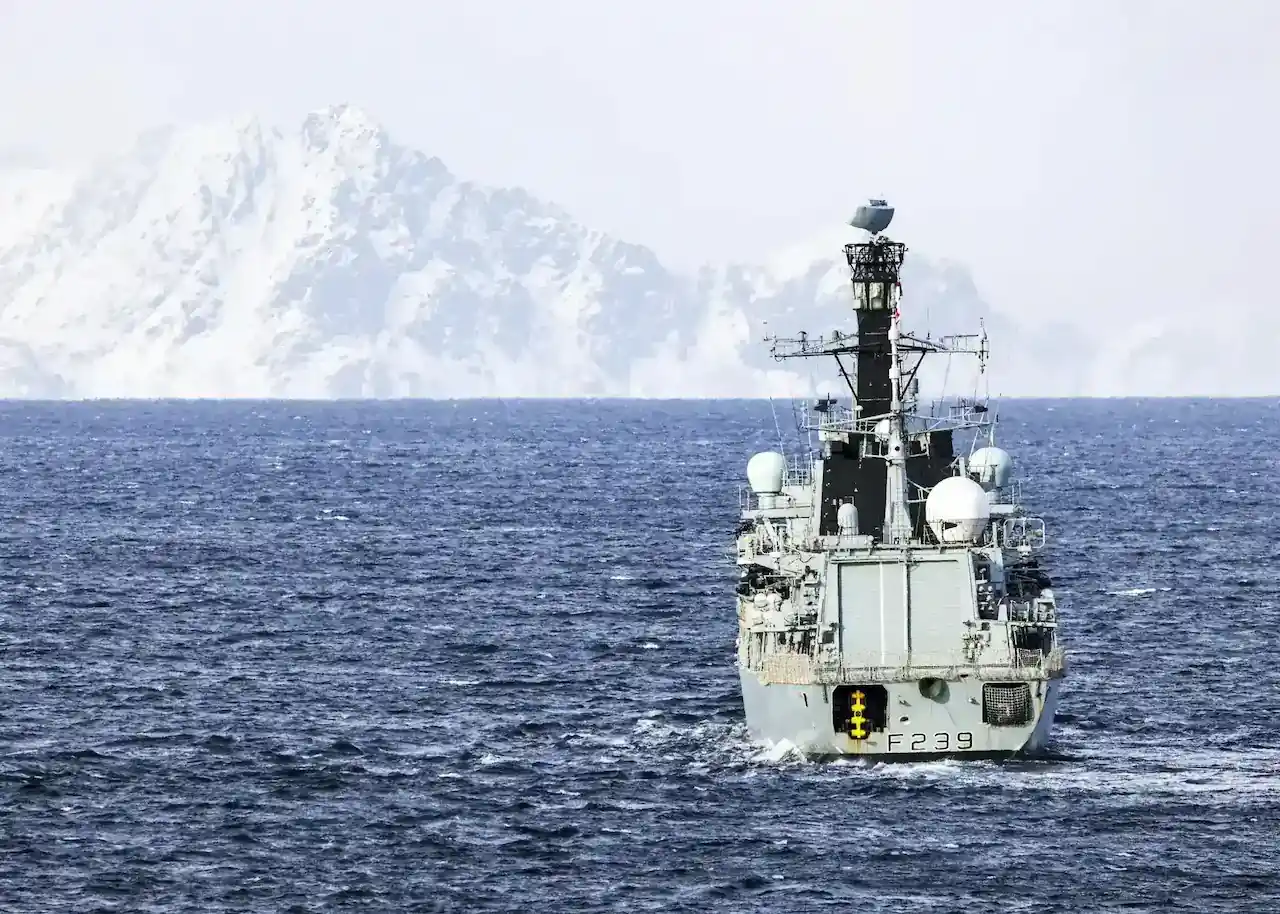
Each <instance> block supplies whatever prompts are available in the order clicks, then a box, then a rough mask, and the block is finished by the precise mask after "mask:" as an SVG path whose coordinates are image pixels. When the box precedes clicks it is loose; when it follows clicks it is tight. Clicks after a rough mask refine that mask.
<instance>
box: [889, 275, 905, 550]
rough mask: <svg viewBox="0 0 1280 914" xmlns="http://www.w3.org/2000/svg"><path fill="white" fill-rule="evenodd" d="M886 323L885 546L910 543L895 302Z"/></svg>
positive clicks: (903, 421) (900, 360)
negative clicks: (887, 414) (886, 454)
mask: <svg viewBox="0 0 1280 914" xmlns="http://www.w3.org/2000/svg"><path fill="white" fill-rule="evenodd" d="M891 296H892V293H891ZM890 320H891V323H890V324H889V359H890V362H889V386H890V401H889V416H888V419H889V454H888V468H887V478H886V480H885V493H884V519H885V524H884V526H885V529H884V533H885V541H886V542H889V543H899V544H903V543H907V542H909V541H910V540H911V514H910V513H909V512H908V510H907V454H906V441H907V434H906V427H905V421H906V420H905V414H904V411H903V408H902V358H901V354H900V353H899V352H898V336H899V332H900V329H899V324H898V322H899V314H898V308H897V303H896V302H895V303H894V308H893V316H892V318H891V319H890Z"/></svg>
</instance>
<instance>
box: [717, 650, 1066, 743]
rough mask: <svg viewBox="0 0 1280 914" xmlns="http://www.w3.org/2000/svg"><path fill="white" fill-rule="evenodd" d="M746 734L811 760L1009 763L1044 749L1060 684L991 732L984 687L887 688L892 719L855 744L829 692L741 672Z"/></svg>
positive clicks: (1044, 689) (1035, 691) (1038, 691)
mask: <svg viewBox="0 0 1280 914" xmlns="http://www.w3.org/2000/svg"><path fill="white" fill-rule="evenodd" d="M739 675H740V678H741V682H742V701H743V706H744V709H745V712H746V722H747V728H748V730H749V731H750V732H751V735H752V737H753V738H754V739H756V740H758V741H760V742H762V743H765V744H769V745H775V746H776V745H779V744H783V743H789V744H790V745H792V746H795V747H796V748H797V749H799V750H800V751H801V752H803V753H805V754H806V755H817V756H826V755H842V756H844V755H847V756H863V757H874V758H877V759H880V760H896V761H913V760H919V759H929V758H975V759H976V758H1009V757H1015V756H1022V755H1031V754H1034V753H1036V752H1039V751H1041V750H1043V749H1044V748H1045V746H1046V745H1047V743H1048V741H1049V733H1050V730H1051V729H1052V727H1053V718H1054V713H1055V710H1056V708H1057V703H1058V693H1059V687H1060V680H1058V679H1046V680H1040V681H1034V682H1032V683H1031V693H1032V703H1033V708H1034V710H1033V714H1032V716H1031V720H1030V722H1029V723H1026V724H1022V725H1014V726H993V725H991V724H987V723H984V722H983V711H982V701H983V689H982V686H983V683H982V682H981V681H975V680H961V681H952V682H948V683H947V688H946V690H945V694H944V695H942V696H941V697H940V698H937V699H934V698H928V697H926V696H924V695H922V694H921V691H920V689H919V687H918V685H917V684H916V683H915V682H892V683H883V685H884V686H885V688H886V689H887V691H888V713H887V715H886V718H887V719H886V725H885V729H884V730H883V731H882V732H872V733H871V734H870V735H869V736H868V737H867V738H866V739H852V738H850V736H849V735H848V734H847V733H845V732H842V731H839V730H837V728H836V721H835V718H834V712H833V706H832V698H833V691H834V687H833V686H830V685H818V684H813V685H790V684H782V683H773V684H764V683H762V682H761V681H760V680H759V679H758V678H757V677H756V675H755V673H753V672H751V671H749V670H743V669H739Z"/></svg>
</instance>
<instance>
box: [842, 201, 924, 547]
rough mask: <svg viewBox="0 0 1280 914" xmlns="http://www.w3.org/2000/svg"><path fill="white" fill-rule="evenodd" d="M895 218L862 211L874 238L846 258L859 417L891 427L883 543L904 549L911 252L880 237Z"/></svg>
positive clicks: (875, 208) (878, 208) (879, 204)
mask: <svg viewBox="0 0 1280 914" xmlns="http://www.w3.org/2000/svg"><path fill="white" fill-rule="evenodd" d="M892 218H893V209H892V208H891V207H889V206H887V205H886V204H885V201H883V200H872V201H871V203H870V205H868V206H862V207H859V208H858V211H857V213H856V214H855V215H854V217H853V219H852V220H850V224H852V225H853V226H854V227H855V228H861V229H865V230H866V231H867V232H868V233H870V235H871V238H870V240H869V241H866V242H863V243H861V244H848V245H845V248H844V254H845V258H846V259H847V260H848V261H849V269H850V274H851V275H850V280H851V282H852V283H853V309H854V314H855V315H856V316H857V321H858V346H857V357H858V363H857V364H858V367H857V374H856V375H855V377H856V381H857V383H856V386H855V388H854V391H853V394H854V399H855V404H856V405H855V411H858V412H861V415H862V417H863V418H864V419H870V418H875V417H879V416H883V419H881V420H880V422H883V423H885V424H887V425H888V429H887V431H888V436H887V437H888V442H887V444H888V453H887V454H886V456H885V462H886V468H885V474H886V478H885V505H884V521H885V523H884V539H885V541H886V542H888V543H898V544H902V543H907V542H909V541H910V540H911V515H910V513H909V512H908V510H907V498H908V488H907V453H906V440H907V435H906V424H905V411H904V409H903V402H902V393H903V391H902V353H901V352H900V351H899V348H898V342H899V339H900V338H901V335H902V334H901V326H900V323H899V318H900V314H899V311H898V301H899V299H900V298H901V295H902V282H901V279H900V273H901V271H902V263H903V261H904V260H905V259H906V256H907V246H906V245H905V244H902V243H901V242H898V241H890V240H889V239H888V238H885V237H884V236H883V235H881V234H880V233H881V232H882V231H884V230H885V229H886V228H888V226H889V221H890V220H891V219H892ZM880 422H877V425H879V424H880Z"/></svg>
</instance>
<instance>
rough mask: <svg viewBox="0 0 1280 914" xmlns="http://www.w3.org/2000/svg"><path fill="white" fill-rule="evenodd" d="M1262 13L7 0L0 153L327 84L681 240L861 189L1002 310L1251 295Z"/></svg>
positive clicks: (747, 251)
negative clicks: (963, 269)
mask: <svg viewBox="0 0 1280 914" xmlns="http://www.w3.org/2000/svg"><path fill="white" fill-rule="evenodd" d="M1278 39H1280V2H1278V0H1220V2H1218V3H1212V4H1210V3H1205V2H1199V3H1192V2H1183V0H1123V2H1120V0H1094V2H1090V0H1070V2H1051V0H1035V2H1029V0H1000V2H978V0H975V2H967V3H956V2H951V0H928V2H925V0H920V2H902V0H877V2H866V0H804V2H796V0H734V2H715V0H679V2H674V0H644V2H635V0H626V2H621V0H618V2H615V0H537V2H534V0H449V2H443V0H415V2H390V0H384V2H378V0H364V2H359V3H354V2H350V0H347V2H336V0H277V2H272V0H254V2H242V0H216V2H205V0H181V2H173V0H165V2H161V0H154V2H141V0H112V2H103V3H96V2H92V0H41V2H39V3H34V2H33V3H19V2H18V0H7V2H3V3H0V147H5V148H19V149H26V150H33V151H39V152H41V153H43V154H46V155H52V156H57V157H61V158H65V157H78V156H85V155H88V154H91V153H95V152H97V151H99V150H102V149H108V148H111V147H113V146H117V145H119V144H121V143H123V142H126V141H127V140H128V138H129V137H130V136H131V135H132V134H133V133H135V132H136V131H138V130H140V129H142V128H145V127H147V126H150V125H154V124H158V123H164V122H179V123H181V122H189V121H195V120H203V119H210V118H219V117H223V116H227V115H238V114H244V113H254V114H259V115H261V116H263V117H264V118H266V119H268V120H271V121H273V122H277V123H281V124H290V125H291V124H296V123H297V122H299V121H300V120H301V119H302V117H303V116H304V114H305V112H306V111H308V110H310V109H313V108H316V107H321V106H324V105H329V104H333V103H337V102H343V101H348V102H353V103H356V104H359V105H361V106H362V107H365V108H366V109H368V110H369V111H370V112H371V113H372V114H373V115H375V116H376V117H378V118H379V119H381V120H382V121H383V122H384V123H385V124H386V126H387V128H388V129H389V130H390V132H391V133H392V135H393V136H394V137H396V138H397V139H399V140H401V141H404V142H406V143H409V144H412V145H415V146H417V147H419V148H421V149H423V150H425V151H428V152H430V153H432V154H435V155H438V156H440V157H441V158H443V159H444V160H445V162H446V163H447V164H448V165H449V166H450V168H451V169H452V170H453V171H454V172H455V173H457V174H459V175H461V176H463V177H467V178H472V179H476V180H480V181H482V182H485V183H490V184H519V185H522V186H524V187H526V188H527V189H529V190H530V191H532V192H534V193H535V194H537V195H539V196H542V197H544V198H547V199H550V200H553V201H555V202H557V203H560V204H561V205H563V206H565V207H567V208H568V209H570V210H571V211H572V212H574V213H575V214H576V215H577V216H578V217H579V218H580V219H582V220H583V221H584V222H587V223H589V224H593V225H597V226H599V227H601V228H604V229H607V230H609V231H611V232H614V233H616V234H618V235H620V236H621V237H623V238H626V239H627V240H631V241H638V242H642V243H646V244H649V245H651V246H652V247H654V248H655V249H657V250H658V252H659V253H660V254H661V255H662V256H663V257H664V258H665V259H667V260H668V261H670V262H672V263H675V264H690V263H696V262H700V261H703V260H706V259H713V258H714V259H721V258H740V259H756V258H759V257H761V256H763V255H764V254H765V253H767V252H768V251H770V250H772V249H776V248H779V247H782V246H784V245H786V244H788V243H791V242H794V241H796V240H799V239H803V238H805V237H806V236H808V235H811V234H813V233H814V232H816V231H821V230H823V229H824V228H826V227H828V226H830V225H831V224H832V223H838V222H840V221H842V220H843V219H845V218H846V217H847V216H848V214H849V213H850V211H851V209H852V207H853V206H855V205H856V204H857V202H859V200H860V199H862V198H864V197H866V196H867V195H869V194H875V193H883V194H885V195H887V196H889V197H890V198H891V200H892V201H893V202H894V203H895V204H897V205H898V206H899V208H900V214H899V219H898V222H897V223H896V224H895V227H896V228H897V229H898V230H899V232H900V234H901V235H902V236H904V237H905V239H906V240H907V241H908V242H909V243H911V245H912V247H913V248H914V249H915V250H917V251H921V252H924V253H928V254H930V255H934V256H945V257H950V258H953V259H956V260H959V261H962V262H964V263H966V264H967V265H969V266H970V267H971V268H972V270H973V271H974V274H975V276H976V278H977V280H978V283H979V286H980V288H981V289H982V290H983V292H984V293H985V294H986V296H987V297H988V299H989V300H990V301H991V302H992V303H993V304H994V305H996V306H997V307H999V308H1001V309H1002V310H1007V311H1015V312H1016V311H1018V310H1020V309H1023V308H1030V309H1034V310H1037V311H1047V310H1060V311H1067V310H1087V311H1089V312H1090V313H1103V312H1104V311H1114V313H1115V314H1116V315H1117V318H1116V319H1117V320H1119V321H1129V320H1131V319H1132V317H1133V315H1139V314H1144V313H1151V312H1152V311H1154V310H1157V309H1173V310H1176V311H1178V312H1179V313H1183V314H1185V313H1187V309H1188V307H1189V306H1191V305H1193V304H1194V303H1196V302H1197V301H1208V302H1209V303H1210V304H1211V306H1212V307H1213V308H1214V309H1215V310H1217V309H1221V308H1222V307H1223V306H1225V305H1229V304H1236V305H1238V306H1240V307H1242V308H1247V309H1250V310H1256V309H1263V308H1266V309H1268V310H1269V309H1270V305H1271V302H1272V300H1273V299H1274V293H1273V291H1272V289H1273V285H1274V282H1275V276H1276V274H1277V266H1276V264H1275V261H1276V255H1275V254H1274V248H1275V247H1276V241H1277V239H1280V190H1278V187H1280V184H1278V182H1277V178H1276V177H1275V175H1274V169H1275V167H1276V166H1275V164H1274V163H1275V162H1276V161H1277V160H1278V156H1277V149H1276V146H1277V142H1276V137H1277V127H1276V116H1277V107H1278V105H1277V101H1278V99H1280V55H1278V54H1276V53H1275V52H1274V47H1275V44H1276V42H1277V40H1278Z"/></svg>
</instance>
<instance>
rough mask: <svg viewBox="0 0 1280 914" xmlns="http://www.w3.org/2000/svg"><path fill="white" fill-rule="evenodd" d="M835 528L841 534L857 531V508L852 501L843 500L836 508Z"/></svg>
mask: <svg viewBox="0 0 1280 914" xmlns="http://www.w3.org/2000/svg"><path fill="white" fill-rule="evenodd" d="M836 528H837V529H838V530H839V531H840V533H841V534H850V535H852V534H856V533H857V532H858V509H857V508H855V507H854V506H853V503H852V502H845V503H844V504H843V505H841V506H840V507H839V508H837V509H836Z"/></svg>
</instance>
